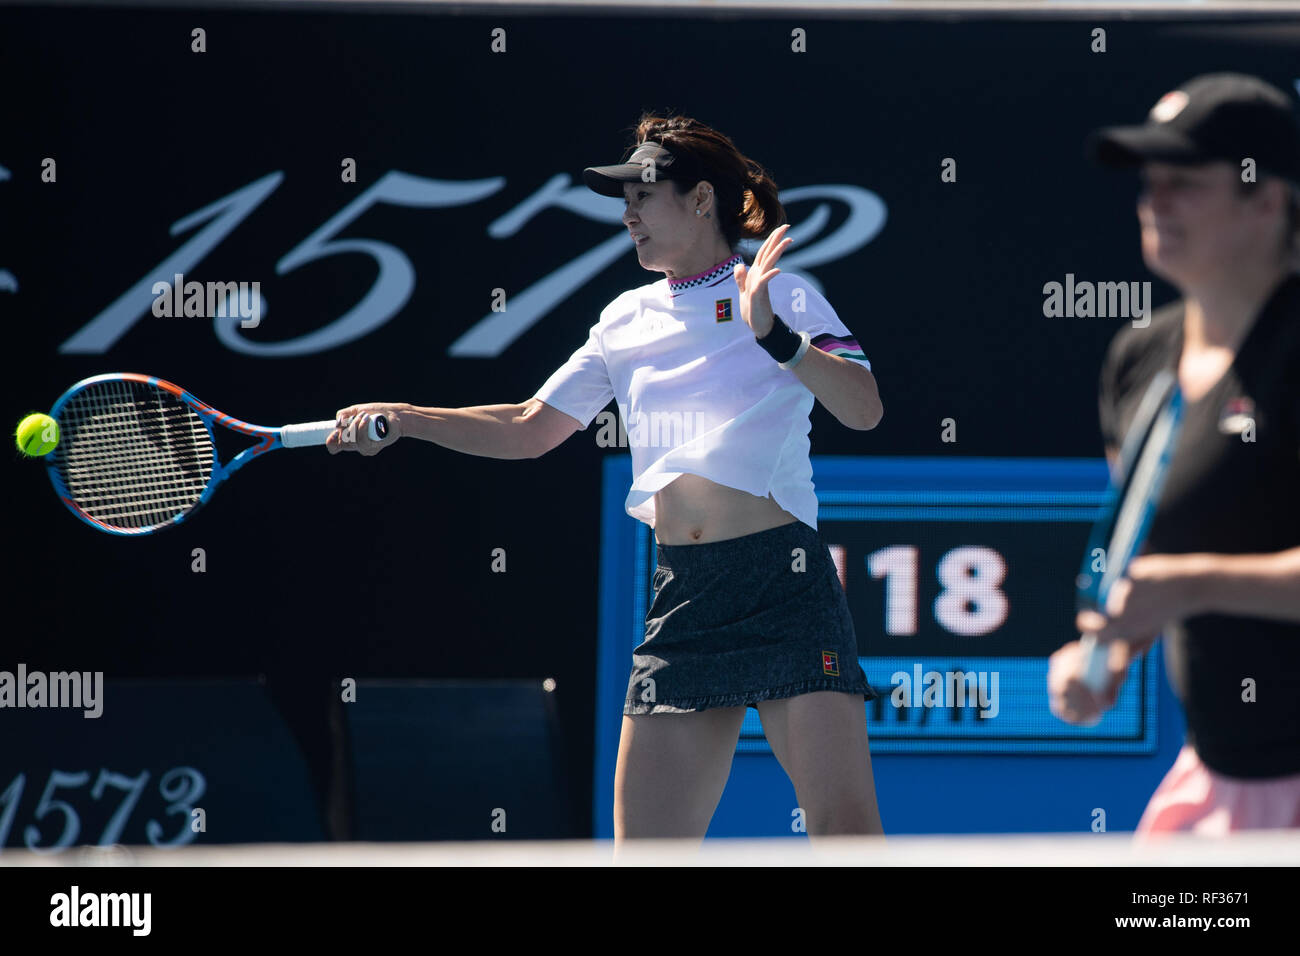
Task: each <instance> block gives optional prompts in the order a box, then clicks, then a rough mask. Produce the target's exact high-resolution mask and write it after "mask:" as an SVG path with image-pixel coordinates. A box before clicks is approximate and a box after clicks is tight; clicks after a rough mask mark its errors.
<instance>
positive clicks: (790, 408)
mask: <svg viewBox="0 0 1300 956" xmlns="http://www.w3.org/2000/svg"><path fill="white" fill-rule="evenodd" d="M583 179H584V181H585V182H586V184H587V185H588V186H589V187H590V188H591V189H593V190H594V191H596V192H598V193H600V194H602V195H606V196H612V197H616V198H621V199H623V201H624V213H623V223H624V225H625V226H626V227H627V230H628V233H629V236H630V238H631V241H632V242H633V244H634V245H635V248H636V255H637V259H638V261H639V262H640V264H641V266H642V267H643V268H645V269H647V270H649V271H651V272H660V273H663V278H661V279H659V280H658V281H656V282H652V283H650V284H648V285H643V286H641V287H639V288H636V289H631V290H629V291H627V292H624V293H623V294H622V295H620V296H618V297H617V298H616V299H614V301H613V302H611V303H610V304H609V305H608V306H607V307H606V308H605V309H604V310H603V311H602V312H601V315H600V318H599V321H598V322H596V324H595V325H593V326H592V327H591V329H590V333H589V335H588V337H587V340H586V342H585V343H584V344H583V345H582V346H581V347H580V348H578V349H577V350H576V351H575V352H574V353H573V355H572V356H571V357H570V358H569V360H568V361H567V362H566V363H565V364H564V365H563V366H562V367H561V368H559V369H558V370H556V372H555V373H554V374H553V375H551V377H550V378H549V379H547V381H546V382H545V383H544V384H543V385H542V387H541V388H540V389H539V390H538V391H537V392H536V394H535V395H534V397H532V398H531V399H529V400H528V401H526V402H523V403H521V404H516V405H509V404H504V405H484V406H475V407H468V408H417V407H413V406H410V405H404V404H401V405H387V404H365V405H353V406H350V407H348V408H344V409H341V410H340V411H339V413H338V414H339V420H340V421H347V420H350V419H352V418H353V417H354V416H362V418H360V419H358V420H359V421H364V419H365V417H366V416H369V415H373V414H378V413H382V414H384V415H386V416H387V417H388V421H389V424H390V433H389V437H387V438H386V439H384V440H383V441H382V442H378V443H377V442H374V441H371V440H370V439H369V438H368V436H367V435H366V434H365V432H366V428H364V427H359V428H357V429H356V433H355V434H356V439H355V441H346V442H345V441H344V440H343V439H344V435H343V434H342V433H341V432H337V431H336V432H335V434H334V435H332V436H331V437H330V439H329V442H328V443H327V444H328V447H329V449H330V452H331V453H335V452H338V451H340V450H355V451H358V452H360V453H361V454H363V455H368V454H375V453H377V452H378V451H379V450H380V449H382V448H386V447H387V446H389V445H391V444H393V443H394V442H396V441H397V440H398V439H399V438H401V437H403V436H410V437H414V438H421V439H424V440H426V441H432V442H436V443H437V444H439V445H443V446H444V447H447V448H451V449H454V450H456V451H461V452H465V453H468V454H474V455H486V456H490V457H495V458H535V457H537V456H539V455H542V454H545V453H546V452H547V451H549V450H551V449H553V448H555V447H556V446H557V445H559V444H560V443H561V442H563V441H564V440H565V439H566V438H568V437H569V436H570V435H571V434H572V433H573V432H575V431H577V430H580V429H585V428H586V427H587V426H588V425H589V424H590V422H591V420H592V419H593V418H594V417H595V416H596V414H597V413H598V412H600V411H601V410H602V409H604V408H605V406H606V405H607V404H608V403H609V401H610V400H611V399H616V400H617V402H618V407H619V411H620V413H621V415H622V417H623V421H624V423H625V426H626V429H627V432H628V444H629V446H630V450H631V453H632V463H633V473H634V481H633V483H632V487H631V490H630V491H629V493H628V496H627V500H626V503H625V507H626V510H627V512H628V514H630V515H632V516H633V517H635V518H637V519H638V520H641V521H644V522H645V523H647V524H648V525H650V526H651V527H652V528H653V529H654V533H655V541H656V555H657V561H658V567H657V568H656V570H655V572H654V579H653V582H652V586H653V591H654V599H653V602H652V605H651V607H650V610H649V612H648V614H647V615H646V620H645V633H644V640H643V641H642V643H641V644H640V646H638V647H637V648H636V649H635V651H634V652H633V657H632V672H631V675H630V678H629V681H628V687H627V697H626V702H625V704H624V708H623V714H624V717H623V729H622V735H621V739H620V743H619V752H618V763H617V767H616V771H615V802H614V832H615V844H616V847H617V846H619V845H621V844H622V841H624V840H626V839H629V838H646V837H678V838H694V839H703V837H704V835H705V833H706V832H707V830H708V826H709V821H710V820H711V819H712V816H713V813H714V810H715V809H716V808H717V805H718V801H719V799H720V798H721V796H722V791H723V788H724V786H725V784H726V782H727V777H728V775H729V773H730V768H731V762H732V756H733V754H734V753H735V749H736V743H737V740H738V739H739V734H740V727H741V722H742V720H743V719H744V716H745V711H746V708H747V707H749V706H754V707H755V708H757V710H758V713H759V716H760V718H761V720H762V723H763V730H764V732H765V733H766V735H767V739H768V741H769V743H770V744H771V746H772V751H773V753H774V754H775V755H776V757H777V759H778V760H779V761H780V763H781V766H782V767H783V768H784V770H785V772H786V773H787V775H788V776H789V778H790V781H791V783H792V784H793V785H794V789H795V792H796V794H797V797H798V800H799V803H800V808H801V809H802V811H803V819H804V821H805V823H806V826H807V831H808V833H809V835H810V836H811V837H821V836H827V835H832V834H836V835H839V834H878V833H880V832H882V830H881V823H880V814H879V811H878V809H877V805H876V794H875V783H874V780H873V778H872V773H871V760H870V753H869V751H868V741H867V728H866V719H865V714H864V709H863V702H864V700H871V699H874V698H875V697H876V694H875V692H874V691H873V690H872V688H871V686H870V685H869V684H868V682H867V678H866V675H865V674H864V673H863V671H862V668H861V667H860V666H859V664H858V647H857V639H856V636H855V634H854V628H853V621H852V619H851V617H850V615H849V610H848V605H847V602H846V601H845V597H844V592H843V589H842V587H841V586H840V583H839V578H838V576H837V574H836V570H835V566H834V564H833V563H832V559H831V555H830V551H829V549H828V548H827V546H826V544H825V543H824V541H823V540H822V537H821V535H820V532H819V531H818V530H817V498H816V494H815V493H814V490H813V482H812V468H811V466H810V464H809V458H808V451H809V442H808V437H807V436H808V432H809V429H810V423H809V418H808V413H809V411H810V410H811V408H812V404H813V400H814V397H816V398H817V399H819V400H820V401H821V402H822V404H823V405H824V406H825V407H826V408H827V410H828V411H830V413H831V414H832V415H833V416H834V417H835V418H836V419H837V420H838V421H839V422H840V423H841V424H843V425H844V426H845V427H848V428H852V429H855V430H867V429H871V428H874V427H875V426H876V424H877V423H878V422H879V421H880V418H881V415H882V414H883V410H882V406H881V402H880V398H879V396H878V393H877V389H876V382H875V379H874V377H873V376H872V373H871V366H870V364H869V363H868V362H867V359H866V356H865V355H864V354H863V352H862V350H861V348H860V347H859V345H858V342H857V340H856V339H855V338H854V337H853V335H852V334H851V333H850V332H849V330H848V329H847V328H845V326H844V325H843V324H842V323H841V322H840V320H839V318H838V317H837V315H836V314H835V312H834V310H833V309H832V308H831V306H830V304H829V303H828V302H827V301H826V300H825V299H824V298H823V297H822V296H821V295H820V294H819V293H818V292H817V291H816V290H815V289H813V288H812V287H811V286H809V285H808V284H807V283H806V282H804V281H802V280H800V279H798V278H797V277H795V276H793V275H788V274H784V273H782V272H781V270H780V269H778V268H776V266H777V263H778V261H779V260H780V258H781V255H782V253H783V252H784V251H785V250H786V249H787V248H789V246H790V243H791V241H792V240H790V239H789V238H787V237H786V236H785V233H786V226H785V225H784V222H785V213H784V210H783V209H782V207H781V204H780V202H779V201H778V199H777V188H776V184H775V183H774V182H773V181H772V179H771V178H770V177H769V176H768V174H767V173H766V171H765V170H764V169H763V168H762V167H761V166H759V165H758V164H757V163H755V162H753V161H752V160H750V159H748V158H747V157H745V156H744V155H742V154H741V153H740V152H739V151H738V150H737V149H736V147H735V145H734V144H733V143H732V141H731V140H730V139H729V138H728V137H727V136H725V135H723V134H722V133H720V132H718V131H716V130H714V129H711V128H710V127H708V126H706V125H704V124H703V123H700V122H698V121H696V120H693V119H690V118H688V117H683V116H673V117H670V118H664V117H658V116H653V115H649V114H645V115H643V116H642V117H641V119H640V122H639V124H638V127H637V131H636V145H635V147H633V149H632V151H631V154H630V155H629V156H628V157H627V159H626V160H625V161H624V162H622V163H618V164H615V165H611V166H597V167H589V168H587V169H586V170H585V171H584V173H583ZM758 237H766V240H765V241H764V242H763V244H762V247H761V248H760V249H759V250H758V253H757V254H756V255H755V256H754V259H753V262H752V264H748V265H747V264H746V263H745V261H744V259H743V257H742V256H741V255H739V254H738V253H737V251H736V250H737V246H738V243H739V242H740V240H741V239H744V238H758ZM737 318H739V320H740V321H737Z"/></svg>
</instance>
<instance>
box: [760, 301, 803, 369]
mask: <svg viewBox="0 0 1300 956" xmlns="http://www.w3.org/2000/svg"><path fill="white" fill-rule="evenodd" d="M754 341H756V342H757V343H758V344H759V345H761V346H763V350H764V351H765V352H767V354H768V355H770V356H772V358H774V359H776V360H777V361H778V362H788V361H790V359H792V358H794V353H795V352H798V351H799V346H800V345H801V344H803V339H801V338H799V336H798V335H797V334H796V333H794V332H792V331H791V330H790V327H789V326H788V325H786V324H785V323H784V322H782V321H781V317H780V316H779V315H776V314H775V313H773V315H772V331H770V332H768V333H767V335H765V336H763V337H762V338H761V339H755V340H754Z"/></svg>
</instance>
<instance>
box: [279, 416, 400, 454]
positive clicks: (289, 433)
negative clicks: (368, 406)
mask: <svg viewBox="0 0 1300 956" xmlns="http://www.w3.org/2000/svg"><path fill="white" fill-rule="evenodd" d="M337 427H338V423H337V422H305V423H304V424H301V425H285V426H284V427H283V428H281V429H280V444H282V445H284V447H285V448H306V447H308V446H309V445H323V444H325V439H327V438H329V437H330V434H331V433H333V431H334V429H335V428H337ZM366 431H367V433H368V434H369V435H370V440H371V441H383V440H384V439H385V438H387V437H388V419H387V418H385V417H384V416H383V415H375V416H373V417H372V418H371V419H370V427H369V428H367V429H366Z"/></svg>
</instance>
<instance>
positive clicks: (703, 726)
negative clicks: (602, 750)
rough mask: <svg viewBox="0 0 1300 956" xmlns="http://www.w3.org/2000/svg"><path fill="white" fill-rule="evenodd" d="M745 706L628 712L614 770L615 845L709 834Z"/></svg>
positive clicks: (729, 770) (729, 768)
mask: <svg viewBox="0 0 1300 956" xmlns="http://www.w3.org/2000/svg"><path fill="white" fill-rule="evenodd" d="M744 719H745V708H744V707H719V708H714V709H709V710H701V711H696V712H694V713H687V714H639V715H634V716H627V715H625V716H624V717H623V732H622V735H621V736H620V737H619V742H618V764H617V766H616V767H615V770H614V843H615V846H616V847H617V846H618V845H619V844H620V843H621V842H622V841H623V840H625V839H644V838H661V839H663V838H671V837H680V838H695V839H700V840H703V839H704V834H705V833H706V832H708V829H709V821H710V820H711V819H713V811H714V810H716V809H717V807H718V801H719V800H720V799H721V798H722V791H723V788H724V787H725V786H726V784H727V777H728V776H729V775H730V774H731V760H732V757H733V755H734V754H735V752H736V742H737V741H738V740H739V739H740V725H741V723H742V722H743V721H744Z"/></svg>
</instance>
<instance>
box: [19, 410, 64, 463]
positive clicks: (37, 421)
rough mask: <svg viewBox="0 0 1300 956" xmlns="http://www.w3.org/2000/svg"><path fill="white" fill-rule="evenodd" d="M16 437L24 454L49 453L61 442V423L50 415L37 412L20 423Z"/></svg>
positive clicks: (37, 454) (34, 455)
mask: <svg viewBox="0 0 1300 956" xmlns="http://www.w3.org/2000/svg"><path fill="white" fill-rule="evenodd" d="M14 438H15V439H16V440H17V442H18V450H19V451H20V452H22V453H23V454H24V455H31V456H32V457H38V456H40V455H48V454H49V453H50V452H52V451H54V449H55V447H56V446H57V445H58V444H59V423H58V422H56V421H55V420H54V419H53V418H51V417H50V416H49V415H43V414H41V413H40V412H36V413H35V414H32V415H28V416H27V417H26V418H24V419H23V420H22V421H21V422H19V423H18V431H16V432H14Z"/></svg>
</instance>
